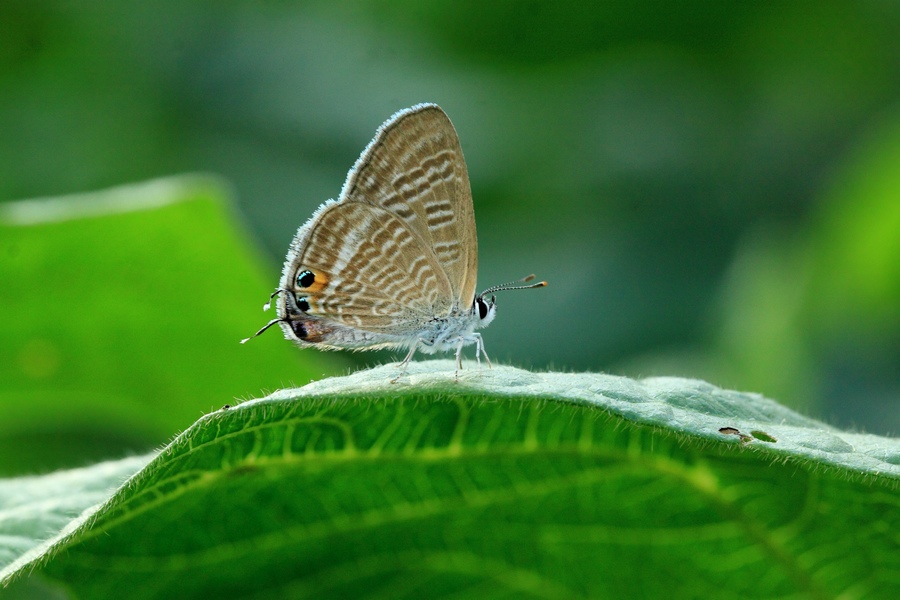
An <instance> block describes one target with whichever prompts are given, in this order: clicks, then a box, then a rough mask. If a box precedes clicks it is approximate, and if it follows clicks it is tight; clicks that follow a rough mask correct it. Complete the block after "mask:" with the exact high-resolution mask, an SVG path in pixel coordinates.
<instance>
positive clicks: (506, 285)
mask: <svg viewBox="0 0 900 600" xmlns="http://www.w3.org/2000/svg"><path fill="white" fill-rule="evenodd" d="M532 279H534V274H531V275H528V276H527V277H523V278H522V279H516V280H515V281H510V282H509V283H501V284H500V285H495V286H492V287H489V288H488V289H486V290H484V291H483V292H481V293H480V294H478V296H479V297H484V295H485V294H490V293H492V292H502V291H505V290H530V289H533V288H539V287H544V286H545V285H547V282H546V281H538V282H537V283H532V284H531V285H516V284H519V283H525V282H527V281H531V280H532Z"/></svg>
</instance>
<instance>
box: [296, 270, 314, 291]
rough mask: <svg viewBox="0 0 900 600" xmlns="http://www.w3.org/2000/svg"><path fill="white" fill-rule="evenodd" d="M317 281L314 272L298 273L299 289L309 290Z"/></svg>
mask: <svg viewBox="0 0 900 600" xmlns="http://www.w3.org/2000/svg"><path fill="white" fill-rule="evenodd" d="M315 281H316V276H315V275H314V274H313V272H312V271H309V270H307V271H300V272H299V273H297V287H301V288H308V287H309V286H311V285H312V284H313V283H315Z"/></svg>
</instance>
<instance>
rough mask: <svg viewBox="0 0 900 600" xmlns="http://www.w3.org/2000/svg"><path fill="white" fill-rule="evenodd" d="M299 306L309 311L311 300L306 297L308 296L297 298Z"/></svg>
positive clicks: (304, 310)
mask: <svg viewBox="0 0 900 600" xmlns="http://www.w3.org/2000/svg"><path fill="white" fill-rule="evenodd" d="M297 308H299V309H300V310H302V311H303V312H309V300H307V299H306V296H301V297H300V298H297Z"/></svg>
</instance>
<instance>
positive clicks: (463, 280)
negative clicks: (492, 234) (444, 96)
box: [257, 104, 544, 368]
mask: <svg viewBox="0 0 900 600" xmlns="http://www.w3.org/2000/svg"><path fill="white" fill-rule="evenodd" d="M477 270H478V240H477V236H476V233H475V214H474V209H473V205H472V195H471V188H470V185H469V177H468V172H467V170H466V163H465V159H464V158H463V154H462V149H461V147H460V144H459V138H458V137H457V135H456V131H455V129H454V128H453V125H452V124H451V123H450V120H449V118H447V115H446V114H445V113H444V112H443V110H441V109H440V107H438V106H437V105H434V104H419V105H416V106H413V107H412V108H409V109H406V110H403V111H400V112H398V113H396V114H395V115H394V116H393V117H391V118H390V119H389V120H388V121H387V122H386V123H384V125H382V126H381V127H380V128H379V129H378V132H377V133H376V135H375V138H374V139H373V140H372V142H371V143H370V144H369V145H368V146H367V147H366V149H365V150H364V151H363V153H362V155H361V156H360V158H359V160H358V161H357V162H356V164H355V165H354V167H353V168H352V169H351V170H350V172H349V174H348V175H347V181H346V182H345V184H344V187H343V189H342V190H341V194H340V196H339V198H338V199H337V200H336V201H335V200H329V201H328V202H326V203H325V204H323V205H322V206H320V207H319V209H318V210H317V211H316V212H315V213H314V214H313V216H312V217H311V218H310V219H309V221H307V222H306V223H305V224H304V225H303V226H301V227H300V229H299V230H298V231H297V234H296V236H295V237H294V239H293V241H292V242H291V245H290V248H289V250H288V253H287V257H286V259H285V264H284V269H283V271H282V277H281V281H280V283H279V286H278V289H277V290H276V292H275V294H273V297H274V296H276V295H277V296H278V299H277V301H276V309H277V313H278V318H277V319H274V320H273V321H271V322H270V323H269V324H268V325H267V326H266V327H264V328H263V329H261V330H260V331H259V332H258V333H257V335H258V334H259V333H261V332H262V331H264V330H265V329H266V328H267V327H269V326H271V325H273V324H275V323H278V324H279V325H280V327H281V329H282V331H283V332H284V335H285V337H286V338H287V339H289V340H292V341H293V342H294V343H296V344H297V345H299V346H301V347H316V348H319V349H323V350H343V349H347V350H373V349H378V348H408V349H409V353H408V354H407V356H406V359H405V360H404V365H405V364H406V363H407V362H408V361H409V360H410V359H411V358H412V356H413V354H414V353H415V352H416V350H417V349H418V350H420V351H422V352H425V353H427V354H432V353H435V352H439V351H447V350H455V351H456V358H457V367H458V368H459V367H460V366H461V362H460V361H461V351H462V348H463V347H464V346H466V345H470V344H476V348H477V349H476V358H479V356H480V355H484V357H485V359H487V354H486V353H485V352H484V344H483V343H482V340H481V335H480V334H479V333H477V332H476V331H475V330H476V329H478V328H481V327H485V326H487V325H488V324H489V323H490V322H491V321H492V320H493V318H494V314H495V310H496V309H495V304H494V298H493V297H492V298H491V299H490V300H485V299H484V294H485V293H487V292H490V291H497V290H499V289H509V288H504V287H503V286H499V287H497V288H492V289H490V290H487V292H483V293H482V294H478V295H476V293H475V284H476V276H477ZM540 285H544V283H543V282H542V283H540V284H535V285H534V286H528V287H537V286H540ZM266 307H268V305H266ZM479 360H480V358H479Z"/></svg>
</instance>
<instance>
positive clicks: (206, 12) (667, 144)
mask: <svg viewBox="0 0 900 600" xmlns="http://www.w3.org/2000/svg"><path fill="white" fill-rule="evenodd" d="M898 39H900V5H898V4H896V3H890V2H880V1H876V0H871V1H862V0H861V1H858V2H850V1H838V0H826V1H824V2H817V3H815V4H807V3H803V2H763V3H752V4H750V3H748V4H734V3H721V2H715V1H712V0H692V1H688V2H680V3H677V4H666V3H645V4H639V5H635V4H634V3H633V2H627V1H625V0H611V1H606V2H598V3H552V2H529V3H522V2H509V1H501V2H491V3H482V2H471V1H467V2H449V1H441V2H428V3H421V2H413V1H399V2H384V1H381V2H376V1H373V2H361V3H334V2H303V3H266V4H264V5H260V4H259V3H249V2H230V3H206V2H200V1H199V0H188V1H184V0H159V1H156V2H146V3H115V2H102V1H97V2H93V3H87V4H79V5H77V6H76V5H73V4H71V3H66V2H61V1H53V0H51V1H48V2H42V3H31V2H26V1H24V0H12V1H7V2H4V3H2V5H0V170H2V171H0V199H16V198H26V197H37V196H46V195H59V194H68V193H72V192H79V191H88V190H94V189H102V188H104V187H107V186H111V185H118V184H121V183H124V182H132V181H140V180H146V179H150V178H153V177H158V176H162V175H169V174H171V173H178V172H185V171H197V170H202V171H212V172H215V173H218V174H221V175H222V176H223V177H224V178H225V179H226V180H228V181H229V182H232V183H233V184H234V186H235V189H236V192H237V194H236V195H237V198H238V202H239V205H240V209H241V211H242V213H243V215H244V216H245V217H246V219H247V222H248V225H249V226H250V228H251V229H252V230H253V231H254V232H255V234H256V236H257V237H258V239H259V240H260V243H261V245H262V246H263V248H264V249H265V252H266V254H267V257H268V262H267V267H266V269H267V273H269V274H268V275H267V276H266V277H267V278H268V279H269V280H272V281H276V280H277V274H278V270H279V264H280V262H281V260H282V258H283V256H284V252H285V250H286V248H287V245H288V243H289V241H290V239H291V236H292V235H293V233H294V231H295V230H296V228H297V226H299V225H300V224H301V223H302V222H303V221H305V220H306V218H308V216H309V215H310V214H311V213H312V211H313V210H314V209H315V207H316V206H318V204H319V203H321V202H322V201H323V200H325V199H327V198H330V197H334V196H336V195H337V194H338V192H339V190H340V186H341V183H342V182H343V180H344V177H345V174H346V171H347V169H348V168H349V167H350V166H351V165H352V164H353V161H354V160H355V158H356V157H357V156H358V154H359V152H360V151H361V150H362V148H363V146H364V145H365V144H366V142H367V141H368V140H369V139H370V138H371V136H372V134H373V133H374V131H375V128H376V127H377V126H378V125H379V124H380V123H381V122H382V121H384V120H385V119H386V118H387V117H388V116H390V115H391V114H392V113H393V112H395V111H396V110H398V109H400V108H403V107H406V106H410V105H412V104H414V103H417V102H422V101H433V102H437V103H438V104H440V105H441V106H442V107H443V108H444V109H445V110H446V111H447V113H448V114H449V115H450V117H451V118H452V119H453V121H454V123H455V125H456V127H457V129H458V131H459V134H460V138H461V141H462V147H463V150H464V152H465V153H466V158H467V160H468V163H469V168H470V175H471V179H472V184H473V194H474V198H475V210H476V214H477V218H478V227H479V245H480V248H479V250H480V267H481V273H480V277H479V281H480V284H481V285H483V286H485V285H489V284H491V283H496V282H501V281H508V280H510V279H513V278H515V277H518V276H521V275H524V274H526V273H530V272H536V273H537V274H538V275H539V276H540V277H542V278H545V279H547V280H549V281H550V283H551V286H552V287H551V288H548V289H547V290H546V292H547V293H546V294H542V295H541V296H540V297H536V296H533V297H524V296H519V297H512V296H510V297H508V298H503V299H501V302H502V303H501V305H500V307H499V310H500V315H499V318H498V319H497V320H496V321H495V323H494V324H493V325H492V327H491V329H490V330H489V331H488V332H487V334H486V335H487V337H488V340H489V342H488V345H489V347H490V349H491V353H492V354H491V355H492V356H493V357H495V358H496V359H499V360H501V361H505V362H512V363H514V364H523V365H530V366H536V367H542V366H551V365H552V366H555V367H557V368H566V369H590V370H595V371H596V370H605V371H613V372H617V373H623V374H628V375H635V376H637V375H650V374H661V373H664V374H672V375H686V376H702V377H706V378H708V379H710V380H711V381H713V382H714V383H718V384H720V385H723V386H726V387H732V388H738V389H747V390H753V391H757V392H761V393H765V394H767V395H768V396H770V397H775V398H778V399H779V400H780V401H782V402H784V403H786V404H790V405H794V406H801V407H804V408H805V410H809V411H810V412H812V413H814V414H818V415H820V416H822V417H823V418H825V419H826V420H829V421H837V422H840V423H843V424H845V425H856V426H861V427H864V428H866V429H868V430H870V431H875V432H881V433H890V432H894V433H896V432H897V431H898V430H900V411H898V410H897V408H898V401H900V372H898V371H900V368H898V359H897V356H898V348H900V324H898V314H900V312H898V311H900V309H898V306H900V290H898V286H897V285H896V265H897V260H896V256H897V252H896V245H897V239H898V237H900V232H898V231H897V228H896V227H895V226H894V224H895V223H896V219H895V216H896V210H897V208H896V207H897V202H896V200H895V198H896V196H895V195H891V194H892V191H893V190H895V189H896V177H897V176H896V175H895V173H898V172H900V164H898V163H897V160H898V157H897V153H896V138H895V137H892V134H890V131H894V129H895V126H894V125H892V123H896V122H897V119H898V118H900V52H898V51H897V40H898ZM269 285H270V286H271V284H269ZM249 296H253V297H254V298H255V297H256V293H253V294H248V300H247V301H248V302H249V301H250V298H249ZM233 297H234V296H233ZM235 298H236V297H235ZM257 305H258V300H253V301H252V302H251V305H250V307H249V308H248V310H251V309H253V310H255V309H256V307H257ZM197 307H198V308H197V309H196V310H195V311H194V315H196V314H202V310H201V309H200V304H199V303H198V304H197ZM200 318H203V317H202V316H201V317H200ZM7 335H8V334H7V333H6V332H5V331H4V337H6V336H7ZM276 337H277V336H276ZM274 341H279V340H274ZM274 341H273V343H274ZM4 343H5V342H4ZM263 343H264V344H268V343H270V342H269V341H265V342H263ZM282 345H286V344H282ZM287 351H288V349H286V350H285V352H287ZM309 354H310V353H303V354H302V356H303V357H304V358H303V360H306V357H307V356H308V355H309ZM387 356H389V355H379V356H375V357H373V356H372V355H359V356H358V357H357V358H358V359H359V360H361V361H363V362H366V363H371V362H375V361H381V360H384V359H385V358H386V357H387ZM336 358H337V357H336V356H328V357H325V358H323V359H322V360H323V361H324V360H327V361H332V360H335V359H336ZM277 371H278V373H279V375H278V376H277V377H268V378H266V379H267V383H265V384H262V385H271V386H273V387H274V386H278V385H280V384H281V383H282V381H283V379H284V378H286V377H293V376H294V375H293V374H292V373H290V372H289V373H285V372H283V371H280V370H277ZM223 389H224V388H223ZM245 392H246V393H250V392H249V391H247V390H243V389H240V390H231V391H229V392H228V393H230V394H232V395H234V394H241V393H245ZM207 402H208V401H207ZM194 414H196V413H194Z"/></svg>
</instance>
